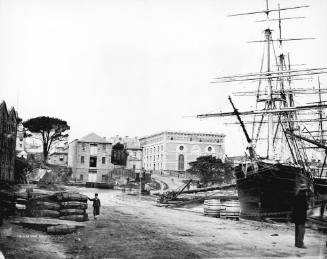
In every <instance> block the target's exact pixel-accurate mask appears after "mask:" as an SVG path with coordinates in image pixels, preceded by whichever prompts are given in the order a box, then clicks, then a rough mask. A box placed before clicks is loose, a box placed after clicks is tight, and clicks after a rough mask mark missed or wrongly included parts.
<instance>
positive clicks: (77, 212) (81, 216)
mask: <svg viewBox="0 0 327 259" xmlns="http://www.w3.org/2000/svg"><path fill="white" fill-rule="evenodd" d="M86 209H87V196H85V195H82V194H79V193H72V192H59V193H55V194H54V195H42V196H38V197H33V198H31V199H30V200H29V202H28V204H27V211H28V216H31V217H49V218H59V219H63V220H73V221H87V220H88V215H87V213H86Z"/></svg>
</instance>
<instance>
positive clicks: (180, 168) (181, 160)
mask: <svg viewBox="0 0 327 259" xmlns="http://www.w3.org/2000/svg"><path fill="white" fill-rule="evenodd" d="M178 171H184V155H182V154H180V155H179V156H178Z"/></svg>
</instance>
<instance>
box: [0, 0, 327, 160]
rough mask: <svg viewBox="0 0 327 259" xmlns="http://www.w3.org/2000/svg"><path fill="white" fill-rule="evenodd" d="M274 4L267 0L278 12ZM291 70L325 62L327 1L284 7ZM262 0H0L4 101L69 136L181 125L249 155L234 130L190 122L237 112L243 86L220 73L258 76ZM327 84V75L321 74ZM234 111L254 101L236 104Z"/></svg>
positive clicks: (289, 0)
mask: <svg viewBox="0 0 327 259" xmlns="http://www.w3.org/2000/svg"><path fill="white" fill-rule="evenodd" d="M277 3H278V1H276V0H270V5H271V6H272V7H277ZM280 3H281V7H288V6H292V5H302V4H310V5H311V7H310V8H304V9H299V10H294V11H287V12H284V15H285V16H302V15H304V16H306V19H301V20H292V21H285V22H284V26H283V28H284V36H285V37H315V38H316V40H312V41H302V42H293V43H285V44H286V45H285V47H286V49H289V50H291V58H292V60H293V63H306V64H308V66H310V67H326V66H327V48H326V46H327V30H326V27H327V15H326V13H327V1H326V0H307V1H305V0H301V1H300V0H280ZM264 7H265V1H264V0H248V1H245V0H196V1H195V0H194V1H192V0H184V1H182V0H148V1H141V0H125V1H121V0H116V1H114V0H84V1H83V0H51V1H50V0H28V1H26V0H6V1H4V0H0V99H4V100H5V101H6V102H7V104H8V106H11V105H13V106H15V107H18V111H19V115H20V117H22V118H23V119H24V120H26V119H29V118H31V117H35V116H41V115H45V116H53V117H58V118H61V119H64V120H66V121H67V122H68V124H69V125H70V126H71V139H73V138H80V137H83V136H84V135H86V134H88V133H89V132H95V133H97V134H99V135H102V136H107V137H110V136H113V135H116V134H119V135H122V136H143V135H148V134H152V133H155V132H158V131H162V130H166V129H171V130H186V131H192V132H193V131H195V132H196V131H200V132H219V133H220V132H222V133H226V134H227V139H226V152H227V154H228V155H238V154H242V153H243V146H242V144H243V143H244V137H243V134H242V133H241V130H240V128H239V126H237V125H236V126H232V127H231V126H225V125H224V124H223V123H222V122H220V121H219V120H217V119H209V120H197V119H195V118H183V116H187V115H197V114H201V113H206V112H214V111H218V110H225V111H230V110H231V109H230V105H229V103H228V100H227V96H228V95H229V94H231V92H232V91H235V90H236V89H240V87H243V86H244V85H241V84H239V85H234V86H233V85H225V86H224V85H215V84H210V81H211V80H212V78H214V77H215V76H218V75H220V76H222V75H229V74H236V73H237V74H239V73H246V72H256V71H258V70H259V66H260V57H261V54H262V47H261V45H260V44H248V43H246V42H247V41H250V40H261V39H262V37H263V35H262V31H263V29H264V28H265V23H255V22H254V21H255V20H260V19H264V15H253V16H244V17H234V18H228V17H226V16H227V15H228V14H231V13H239V12H246V11H255V10H262V9H263V8H264ZM321 82H322V85H325V86H326V85H327V81H326V77H325V76H324V77H322V78H321ZM235 103H237V105H238V106H239V107H243V106H244V107H245V104H248V102H247V101H245V100H244V99H242V100H241V99H235Z"/></svg>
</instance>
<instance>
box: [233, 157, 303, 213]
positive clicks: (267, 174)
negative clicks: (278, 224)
mask: <svg viewBox="0 0 327 259" xmlns="http://www.w3.org/2000/svg"><path fill="white" fill-rule="evenodd" d="M235 175H236V185H237V190H238V197H239V201H240V206H241V217H242V218H250V219H262V218H289V217H290V215H291V213H292V206H293V204H292V203H293V200H294V196H295V194H296V191H297V189H298V187H299V185H300V184H301V183H306V184H307V183H308V181H309V179H308V177H307V175H306V173H305V172H304V170H303V169H302V168H299V167H293V166H290V165H284V164H278V163H275V164H270V163H266V162H261V161H260V162H257V163H256V167H254V166H251V165H250V166H247V167H245V164H240V165H238V166H236V167H235Z"/></svg>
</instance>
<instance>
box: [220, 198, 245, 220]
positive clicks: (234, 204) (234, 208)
mask: <svg viewBox="0 0 327 259" xmlns="http://www.w3.org/2000/svg"><path fill="white" fill-rule="evenodd" d="M224 208H225V210H224V212H223V216H224V217H226V218H235V219H239V217H240V212H241V210H240V202H239V201H227V202H225V203H224Z"/></svg>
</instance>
